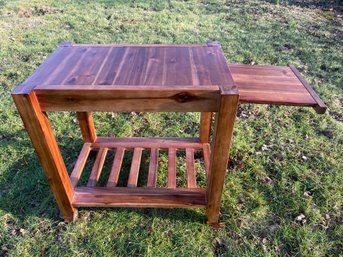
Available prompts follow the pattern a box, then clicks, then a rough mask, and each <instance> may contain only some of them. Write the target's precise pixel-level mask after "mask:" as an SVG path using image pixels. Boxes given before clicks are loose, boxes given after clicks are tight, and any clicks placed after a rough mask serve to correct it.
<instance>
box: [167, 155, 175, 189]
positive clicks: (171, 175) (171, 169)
mask: <svg viewBox="0 0 343 257" xmlns="http://www.w3.org/2000/svg"><path fill="white" fill-rule="evenodd" d="M168 188H176V149H175V148H169V149H168Z"/></svg>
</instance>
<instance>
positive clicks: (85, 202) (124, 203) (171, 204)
mask: <svg viewBox="0 0 343 257" xmlns="http://www.w3.org/2000/svg"><path fill="white" fill-rule="evenodd" d="M73 206H74V207H140V208H144V207H145V208H151V207H154V208H179V207H182V208H203V207H206V189H204V188H192V189H189V188H187V189H184V188H178V189H169V188H140V187H136V188H134V187H133V188H119V187H116V188H107V187H93V188H90V187H78V188H76V189H75V196H74V199H73Z"/></svg>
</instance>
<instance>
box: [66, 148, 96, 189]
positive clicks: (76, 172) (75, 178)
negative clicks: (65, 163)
mask: <svg viewBox="0 0 343 257" xmlns="http://www.w3.org/2000/svg"><path fill="white" fill-rule="evenodd" d="M90 146H91V144H90V143H85V144H84V145H83V147H82V149H81V152H80V155H79V157H78V159H77V161H76V163H75V166H74V169H73V171H72V173H71V175H70V182H71V184H72V186H73V187H76V186H77V183H78V182H79V179H80V176H81V174H82V171H83V168H84V167H85V164H86V161H87V158H88V155H89V152H90V150H91V148H90Z"/></svg>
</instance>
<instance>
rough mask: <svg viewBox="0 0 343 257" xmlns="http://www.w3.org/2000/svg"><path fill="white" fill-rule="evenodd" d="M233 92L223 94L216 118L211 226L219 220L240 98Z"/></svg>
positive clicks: (210, 187)
mask: <svg viewBox="0 0 343 257" xmlns="http://www.w3.org/2000/svg"><path fill="white" fill-rule="evenodd" d="M232 90H233V92H232V94H223V95H222V96H221V100H220V109H219V112H218V114H217V116H216V125H215V134H214V143H213V148H212V151H211V162H210V165H211V166H210V172H209V178H208V184H207V189H208V204H207V220H208V223H209V224H217V223H218V220H219V208H220V202H221V196H222V192H223V186H224V178H225V174H226V169H227V163H228V158H229V153H230V145H231V139H232V133H233V126H234V123H235V119H236V112H237V106H238V98H239V95H238V91H237V90H236V93H235V92H234V88H233V89H232Z"/></svg>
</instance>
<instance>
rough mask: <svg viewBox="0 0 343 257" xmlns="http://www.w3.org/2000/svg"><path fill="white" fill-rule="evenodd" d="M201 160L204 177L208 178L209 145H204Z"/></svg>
mask: <svg viewBox="0 0 343 257" xmlns="http://www.w3.org/2000/svg"><path fill="white" fill-rule="evenodd" d="M203 158H204V165H205V171H206V177H207V178H208V176H209V172H210V161H211V147H210V144H204V148H203Z"/></svg>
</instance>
